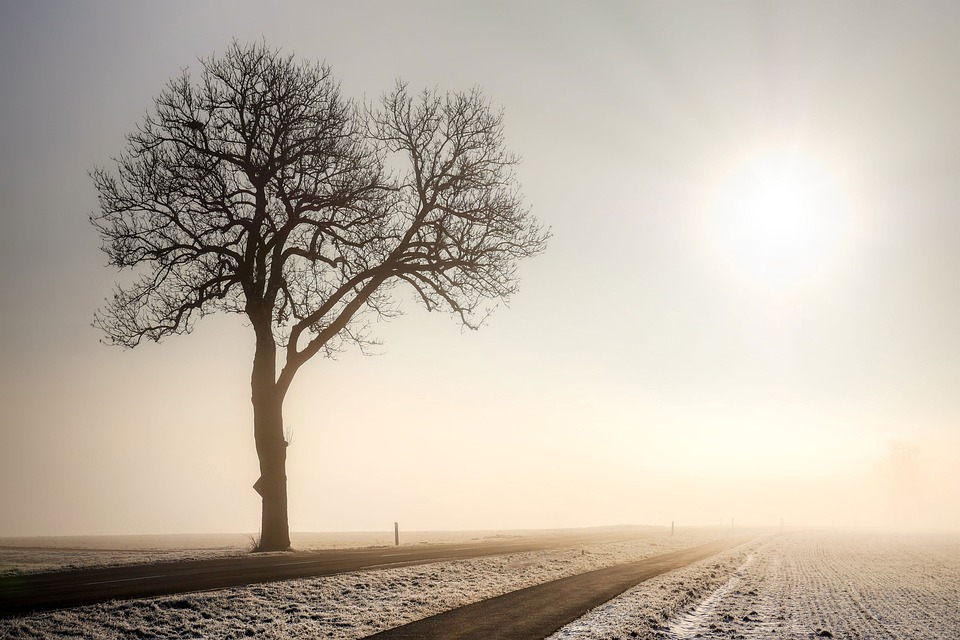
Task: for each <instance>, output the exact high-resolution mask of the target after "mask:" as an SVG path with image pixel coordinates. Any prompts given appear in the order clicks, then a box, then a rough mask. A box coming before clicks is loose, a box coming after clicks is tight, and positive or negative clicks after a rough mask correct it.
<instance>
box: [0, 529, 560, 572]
mask: <svg viewBox="0 0 960 640" xmlns="http://www.w3.org/2000/svg"><path fill="white" fill-rule="evenodd" d="M537 533H553V532H545V531H510V532H497V531H404V532H402V533H401V542H402V543H403V544H440V543H458V542H467V541H476V540H483V539H485V538H491V537H504V536H510V537H518V536H522V535H528V534H537ZM290 539H291V544H292V545H293V547H294V548H295V549H297V550H298V551H315V550H318V549H344V548H360V547H380V546H388V545H392V544H393V543H394V537H393V531H361V532H346V533H345V532H334V533H292V534H291V536H290ZM252 546H253V536H252V535H249V534H242V533H226V534H203V535H153V536H151V535H140V536H44V537H32V538H12V537H10V538H0V575H4V574H16V573H34V572H37V571H63V570H70V569H79V568H81V567H95V566H98V567H99V566H111V565H122V564H135V563H136V564H141V563H154V562H174V561H178V560H201V559H205V558H223V557H230V556H239V555H244V554H246V553H249V552H250V549H251V547H252Z"/></svg>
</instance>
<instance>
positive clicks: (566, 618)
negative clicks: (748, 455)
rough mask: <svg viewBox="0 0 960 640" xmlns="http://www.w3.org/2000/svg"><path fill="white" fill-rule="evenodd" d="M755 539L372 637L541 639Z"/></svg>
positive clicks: (651, 561)
mask: <svg viewBox="0 0 960 640" xmlns="http://www.w3.org/2000/svg"><path fill="white" fill-rule="evenodd" d="M748 540H750V538H730V539H726V540H720V541H717V542H711V543H708V544H704V545H700V546H697V547H692V548H690V549H685V550H683V551H676V552H673V553H667V554H664V555H661V556H655V557H653V558H647V559H646V560H640V561H637V562H631V563H628V564H621V565H616V566H613V567H608V568H606V569H597V570H596V571H589V572H587V573H581V574H579V575H575V576H570V577H567V578H561V579H559V580H553V581H552V582H545V583H543V584H538V585H536V586H533V587H528V588H526V589H520V590H519V591H512V592H510V593H506V594H504V595H502V596H498V597H496V598H490V599H489V600H482V601H480V602H476V603H474V604H470V605H467V606H464V607H460V608H458V609H452V610H450V611H447V612H444V613H441V614H438V615H435V616H431V617H429V618H424V619H423V620H418V621H416V622H411V623H410V624H406V625H403V626H402V627H396V628H393V629H389V630H387V631H383V632H380V633H377V634H374V635H372V636H368V639H369V640H373V639H376V640H498V639H499V640H540V639H541V638H546V637H547V636H549V635H551V634H552V633H554V632H555V631H557V630H558V629H560V628H561V627H563V626H564V625H567V624H569V623H571V622H573V621H574V620H576V619H577V618H580V617H581V616H583V615H584V614H585V613H586V612H587V611H589V610H590V609H593V608H594V607H596V606H599V605H601V604H603V603H604V602H606V601H608V600H610V599H612V598H615V597H616V596H618V595H620V594H621V593H623V592H624V591H626V590H627V589H629V588H631V587H633V586H635V585H637V584H639V583H641V582H643V581H644V580H648V579H649V578H652V577H654V576H657V575H660V574H661V573H666V572H667V571H672V570H673V569H678V568H680V567H682V566H685V565H688V564H690V563H692V562H696V561H698V560H703V559H704V558H709V557H710V556H712V555H714V554H717V553H719V552H721V551H724V550H726V549H730V548H732V547H735V546H737V545H740V544H743V543H744V542H747V541H748Z"/></svg>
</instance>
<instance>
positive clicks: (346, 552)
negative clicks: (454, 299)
mask: <svg viewBox="0 0 960 640" xmlns="http://www.w3.org/2000/svg"><path fill="white" fill-rule="evenodd" d="M650 535H651V534H650V533H649V532H630V531H621V532H609V531H606V532H597V533H586V534H581V535H573V534H558V535H555V536H537V537H533V536H531V537H521V538H506V539H504V538H497V539H491V540H484V541H479V542H471V543H465V544H431V545H412V546H400V547H376V548H368V549H332V550H323V551H311V552H288V553H280V554H263V555H259V554H250V555H247V556H241V557H231V558H219V559H212V560H192V561H186V562H165V563H158V564H150V565H126V566H120V567H107V568H90V569H78V570H74V571H63V572H52V573H35V574H25V575H19V576H3V577H0V618H9V617H12V616H15V615H22V614H26V613H30V612H35V611H48V610H51V609H63V608H68V607H78V606H82V605H89V604H96V603H98V602H106V601H108V600H114V599H129V598H145V597H151V596H160V595H169V594H175V593H186V592H190V591H206V590H210V589H223V588H226V587H236V586H242V585H248V584H256V583H260V582H271V581H275V580H289V579H292V578H308V577H315V576H328V575H333V574H337V573H344V572H348V571H363V570H368V569H383V568H387V567H402V566H409V565H415V564H427V563H430V562H442V561H448V560H460V559H464V558H477V557H481V556H489V555H498V554H504V553H517V552H522V551H537V550H540V549H552V548H560V547H569V546H576V545H580V544H594V543H600V542H614V541H620V540H629V539H636V538H644V537H649V536H650Z"/></svg>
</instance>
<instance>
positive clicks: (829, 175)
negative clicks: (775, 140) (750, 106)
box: [706, 149, 852, 290]
mask: <svg viewBox="0 0 960 640" xmlns="http://www.w3.org/2000/svg"><path fill="white" fill-rule="evenodd" d="M851 224H852V211H851V206H850V203H849V199H848V197H847V195H846V193H845V191H844V189H843V188H842V185H841V184H840V181H839V179H838V177H837V175H836V174H835V172H833V171H831V169H830V168H829V167H828V166H827V165H826V164H825V163H823V162H820V161H818V160H817V158H816V157H815V156H812V155H808V154H804V153H801V152H799V151H796V150H783V149H768V150H764V151H761V152H758V153H754V154H752V155H751V156H749V157H748V158H746V159H745V160H743V161H741V162H740V163H739V164H737V165H736V166H735V167H733V169H732V170H730V171H729V172H727V173H726V174H725V175H724V176H723V177H722V178H721V179H720V180H719V181H718V183H717V185H716V187H715V189H714V190H713V192H712V194H711V196H710V199H709V204H708V207H707V221H706V231H707V237H708V240H709V242H710V244H711V245H712V247H713V249H714V250H715V252H716V253H717V255H719V256H720V258H721V259H722V261H723V262H724V263H726V264H727V265H729V266H730V267H732V268H733V269H734V271H735V272H736V273H738V274H739V275H740V276H741V277H743V278H746V279H748V280H749V281H751V282H753V283H755V284H758V285H761V286H763V287H765V288H770V289H775V290H783V289H791V288H795V287H796V286H798V285H801V284H805V283H809V282H811V281H813V280H815V279H817V278H818V277H820V276H822V275H823V273H824V271H825V270H826V269H827V267H828V266H829V264H830V263H831V262H832V261H833V259H834V258H835V257H837V255H838V253H839V252H840V251H841V250H842V247H843V241H844V239H845V237H846V236H847V235H848V233H849V231H850V227H851Z"/></svg>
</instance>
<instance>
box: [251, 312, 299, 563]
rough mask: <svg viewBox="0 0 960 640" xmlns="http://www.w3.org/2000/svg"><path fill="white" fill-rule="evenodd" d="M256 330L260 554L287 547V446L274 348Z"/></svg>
mask: <svg viewBox="0 0 960 640" xmlns="http://www.w3.org/2000/svg"><path fill="white" fill-rule="evenodd" d="M266 334H267V335H264V332H261V331H257V346H256V352H255V355H254V357H253V375H252V377H251V388H252V395H251V400H252V401H253V434H254V438H255V440H256V443H257V456H258V457H259V459H260V479H259V480H258V481H257V484H256V485H255V489H256V490H257V492H258V493H259V494H260V496H261V497H262V498H263V515H262V519H261V524H260V546H259V550H260V551H283V550H286V549H289V548H290V527H289V525H288V523H287V470H286V466H287V443H286V441H285V440H284V437H283V396H284V393H283V391H282V390H281V389H280V388H279V387H278V386H277V383H276V359H277V347H276V345H275V344H274V342H273V335H272V334H271V333H270V330H269V329H267V331H266Z"/></svg>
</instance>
